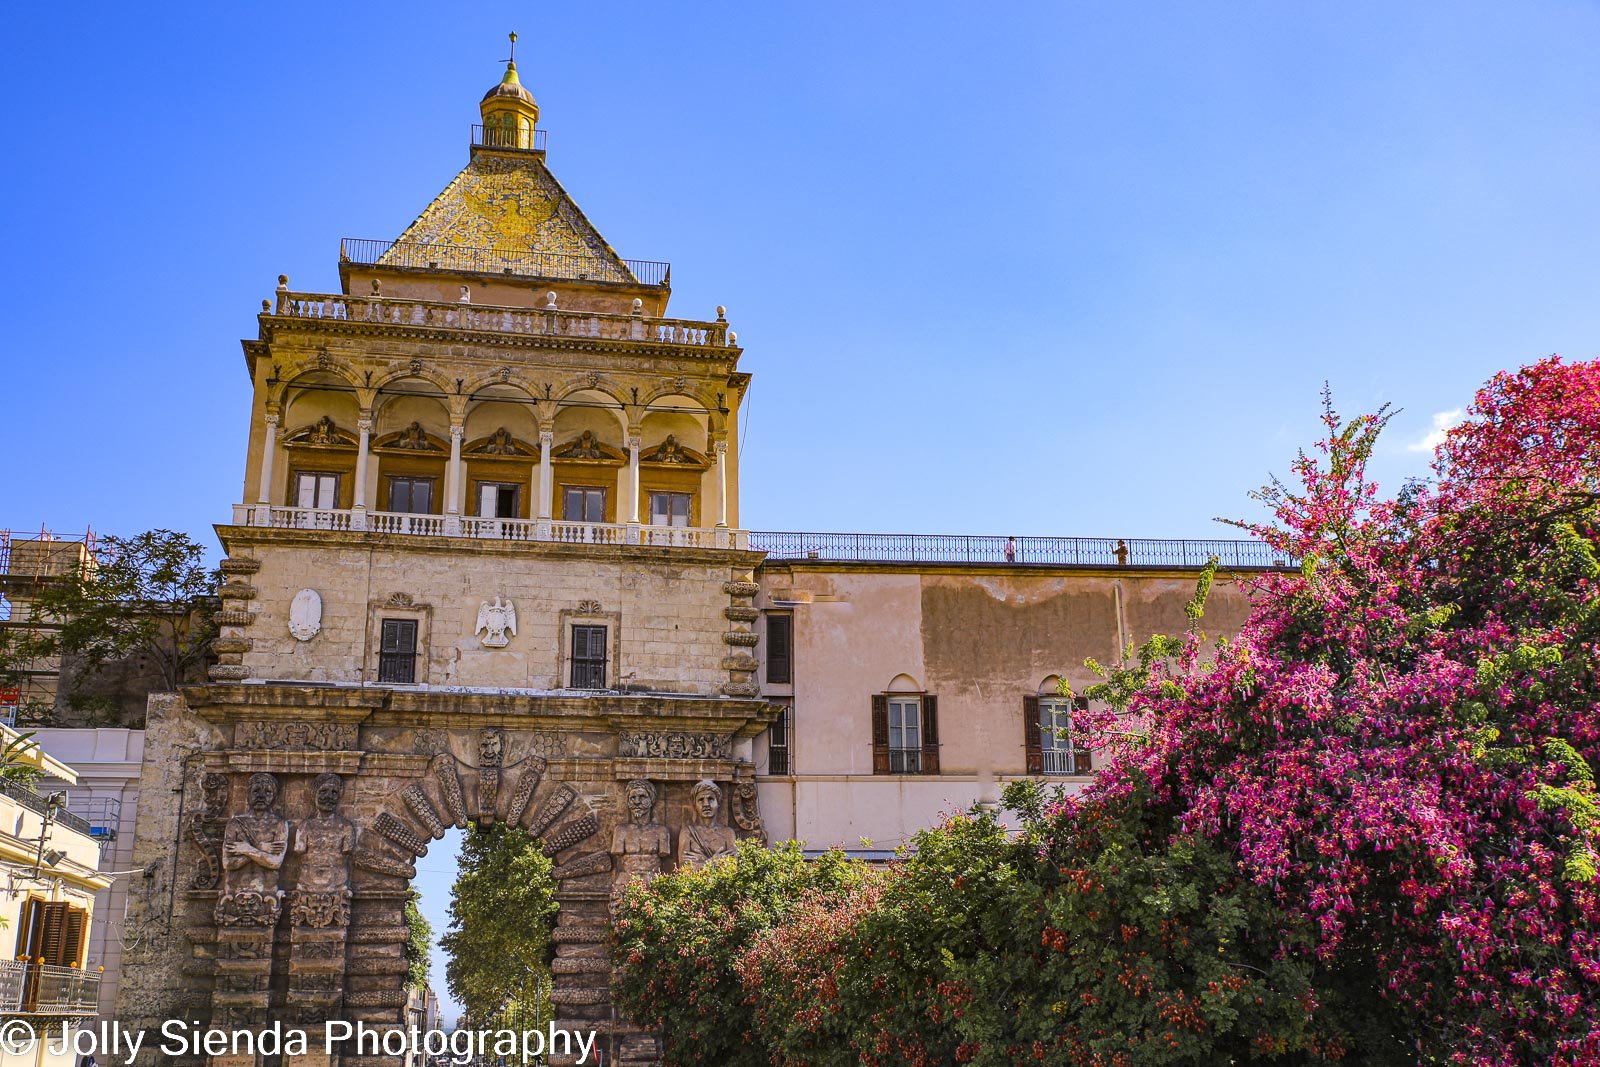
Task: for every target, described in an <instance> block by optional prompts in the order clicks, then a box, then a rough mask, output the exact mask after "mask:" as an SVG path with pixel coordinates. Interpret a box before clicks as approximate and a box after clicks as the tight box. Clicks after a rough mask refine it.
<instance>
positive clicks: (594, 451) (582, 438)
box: [554, 430, 605, 459]
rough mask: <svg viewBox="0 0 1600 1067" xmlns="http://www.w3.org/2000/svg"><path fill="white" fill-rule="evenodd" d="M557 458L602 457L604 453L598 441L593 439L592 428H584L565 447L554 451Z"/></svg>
mask: <svg viewBox="0 0 1600 1067" xmlns="http://www.w3.org/2000/svg"><path fill="white" fill-rule="evenodd" d="M554 455H555V458H557V459H604V458H605V453H604V452H602V451H601V450H600V442H599V441H598V440H596V439H595V436H594V431H593V430H585V431H583V433H581V434H579V435H578V436H577V437H576V438H575V439H574V440H573V441H572V442H571V443H570V444H568V445H567V446H566V447H565V448H563V449H561V450H559V451H558V452H556V453H554Z"/></svg>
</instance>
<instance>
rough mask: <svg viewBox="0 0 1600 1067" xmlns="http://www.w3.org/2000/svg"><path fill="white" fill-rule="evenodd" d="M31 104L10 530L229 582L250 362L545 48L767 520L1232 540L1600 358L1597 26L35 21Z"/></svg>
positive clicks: (587, 206) (9, 286) (630, 249)
mask: <svg viewBox="0 0 1600 1067" xmlns="http://www.w3.org/2000/svg"><path fill="white" fill-rule="evenodd" d="M7 29H8V35H9V37H10V40H11V42H12V44H13V47H12V48H11V49H8V55H7V62H6V63H5V64H4V65H0V91H3V94H4V95H3V99H5V100H6V101H7V104H8V107H7V116H6V117H7V130H6V134H7V147H8V152H7V159H6V163H5V165H4V166H0V219H3V223H4V233H5V237H6V250H7V254H6V255H5V256H3V257H0V293H4V294H5V297H4V303H3V314H4V323H5V328H4V331H3V333H0V396H3V398H4V401H5V414H6V423H5V426H6V433H5V443H6V461H5V464H4V466H3V467H0V470H3V474H0V489H3V493H0V527H3V526H11V527H13V528H20V529H26V528H30V527H31V528H37V527H38V525H39V524H40V523H44V524H46V525H48V526H50V527H52V528H55V529H58V530H63V531H66V530H74V529H82V528H83V527H84V526H85V525H86V524H92V525H93V526H94V527H95V528H96V529H97V530H103V531H108V532H137V531H139V530H142V529H146V528H149V527H154V526H167V527H174V528H178V529H184V530H188V531H190V532H191V533H194V534H195V535H197V536H201V537H204V538H206V539H207V540H210V534H209V531H208V527H209V526H210V524H212V523H214V522H217V521H220V520H223V519H225V518H226V517H227V515H228V514H229V511H228V506H229V505H230V504H231V503H233V502H234V501H236V500H238V499H239V498H240V495H241V491H242V490H241V484H242V472H243V466H244V458H245V457H244V442H245V434H246V425H245V418H246V414H247V411H248V406H249V400H250V397H249V393H248V381H247V378H246V375H245V370H244V363H243V358H242V356H241V354H240V350H239V346H238V339H239V338H240V337H244V336H253V335H254V333H255V321H254V315H255V311H256V309H257V308H258V306H259V302H260V300H261V299H262V298H263V297H265V296H267V295H269V294H270V292H271V290H272V287H273V285H274V283H275V279H276V276H277V275H278V274H279V273H280V272H282V273H287V274H288V275H289V276H290V278H291V279H292V283H293V285H294V287H295V288H298V289H324V290H331V289H333V288H335V287H336V286H337V274H336V255H337V251H338V240H339V238H340V237H344V236H353V237H378V238H391V237H394V236H395V235H397V234H398V233H399V232H400V230H401V229H402V228H403V227H404V226H405V225H406V223H408V222H409V221H410V220H411V219H412V218H413V217H414V216H415V214H416V213H417V212H418V211H419V210H421V208H422V207H423V206H424V205H425V204H427V202H428V201H429V200H430V199H431V198H432V197H433V196H434V194H435V193H437V192H438V190H439V189H440V188H441V187H442V186H443V185H444V183H445V182H446V181H447V180H448V179H449V178H450V177H451V175H453V174H454V173H455V171H456V170H457V169H458V168H459V167H460V166H461V165H462V164H463V163H464V162H465V160H466V143H467V133H468V127H469V125H470V124H471V123H472V122H474V121H477V110H476V103H477V100H478V98H479V96H481V95H482V93H483V92H484V91H485V90H486V89H487V88H488V87H489V86H490V85H492V84H494V82H495V81H496V80H497V79H498V78H499V76H500V72H501V70H502V67H501V64H500V60H501V59H502V58H503V57H504V56H505V53H506V42H505V33H506V31H507V30H511V29H515V30H517V31H518V32H519V34H520V36H521V40H520V42H519V45H518V58H519V63H518V66H519V68H520V70H521V73H522V77H523V81H524V83H525V84H527V85H528V86H529V87H530V88H531V89H532V90H533V92H534V93H535V95H536V96H537V97H538V99H539V102H540V105H541V108H542V110H543V116H542V120H543V121H542V124H543V125H544V126H546V127H547V128H548V129H549V130H550V131H551V133H550V154H549V162H550V165H551V167H552V169H553V170H554V171H555V173H556V175H557V176H558V177H559V178H560V179H561V181H562V182H563V183H564V184H565V185H566V187H567V188H568V189H569V190H570V191H571V192H572V193H573V194H574V196H575V197H576V199H577V200H578V202H579V203H580V204H581V205H582V206H583V208H584V210H585V211H586V212H587V214H588V215H589V217H590V218H591V219H592V220H594V222H595V223H596V224H597V225H598V226H599V227H600V229H601V231H602V232H603V233H605V234H606V236H607V237H608V238H609V239H610V241H611V242H612V244H613V245H614V246H615V247H616V248H617V249H618V250H619V251H620V252H621V253H622V254H623V255H625V256H628V257H632V258H640V259H670V260H671V261H672V262H673V282H674V285H675V295H674V299H673V311H674V313H676V314H678V315H682V316H686V317H710V316H711V315H712V314H713V313H714V310H713V309H714V308H715V306H716V305H717V304H725V305H727V306H728V308H729V317H730V320H731V321H732V323H733V326H734V328H735V329H736V330H737V331H738V332H739V335H740V339H741V341H742V342H743V343H744V344H745V346H746V354H745V357H744V363H743V368H744V369H746V370H748V371H751V372H752V373H753V374H754V375H755V380H754V385H753V389H752V392H751V396H750V400H749V403H748V404H747V407H746V418H747V423H746V429H745V437H744V449H745V450H744V471H743V508H744V515H743V518H744V523H745V525H747V526H749V527H751V528H755V529H769V530H784V529H788V530H884V531H929V532H975V533H977V532H995V533H1017V534H1034V533H1036V534H1082V535H1109V536H1142V537H1186V536H1187V537H1195V536H1199V537H1205V536H1218V535H1219V534H1225V531H1222V530H1220V529H1219V528H1218V527H1217V526H1216V525H1215V524H1214V523H1213V521H1212V519H1213V517H1214V516H1217V515H1230V516H1238V515H1247V514H1251V509H1252V507H1253V505H1252V504H1251V503H1250V502H1249V500H1248V499H1247V497H1246V494H1247V492H1248V491H1249V490H1250V489H1252V488H1255V487H1257V486H1259V485H1260V484H1261V483H1262V482H1263V481H1265V480H1266V478H1267V476H1268V475H1269V473H1271V472H1274V471H1277V472H1280V473H1281V472H1285V471H1286V470H1287V468H1288V464H1289V460H1290V458H1291V457H1292V455H1293V452H1294V449H1295V448H1296V447H1297V446H1299V445H1301V444H1305V443H1308V442H1309V441H1310V440H1311V439H1312V438H1313V436H1314V434H1315V431H1316V429H1317V424H1316V417H1317V414H1318V410H1319V408H1318V392H1319V390H1320V389H1321V386H1322V383H1323V381H1324V380H1327V381H1328V382H1330V383H1331V385H1332V387H1333V389H1334V392H1335V396H1336V399H1337V401H1338V404H1339V406H1340V407H1341V408H1342V409H1344V410H1345V411H1347V412H1351V413H1353V412H1356V411H1359V410H1365V409H1370V408H1373V407H1376V406H1377V405H1379V404H1381V403H1384V402H1392V403H1394V404H1396V405H1397V406H1399V407H1401V408H1403V409H1404V411H1403V413H1402V414H1401V415H1400V416H1398V417H1397V418H1396V420H1395V421H1394V423H1393V425H1392V430H1391V434H1390V438H1389V440H1388V442H1387V443H1386V445H1385V446H1384V451H1383V453H1382V454H1381V455H1380V456H1379V457H1378V461H1377V463H1376V464H1375V470H1376V473H1377V475H1378V476H1379V478H1380V479H1381V480H1384V481H1386V482H1387V483H1388V484H1390V485H1391V486H1398V484H1399V482H1400V480H1401V479H1403V478H1404V477H1406V476H1408V475H1416V474H1422V473H1425V471H1426V460H1427V456H1426V454H1425V453H1424V452H1422V451H1415V450H1412V449H1411V448H1410V447H1408V446H1412V445H1415V444H1416V443H1418V442H1420V441H1421V440H1422V439H1423V438H1424V436H1425V435H1426V434H1427V433H1428V432H1429V430H1430V429H1431V428H1432V427H1433V425H1434V422H1435V419H1436V417H1438V416H1441V415H1444V414H1445V413H1449V412H1452V411H1457V410H1459V409H1461V408H1462V407H1464V406H1465V405H1466V403H1467V402H1468V401H1469V400H1470V398H1471V395H1472V392H1473V390H1474V388H1475V387H1476V386H1477V385H1478V384H1479V383H1481V382H1482V381H1483V380H1484V379H1485V378H1487V377H1488V376H1489V375H1490V374H1491V373H1493V372H1494V371H1495V370H1497V369H1499V368H1502V367H1508V366H1514V365H1517V364H1519V363H1523V362H1528V361H1531V360H1533V359H1537V358H1539V357H1541V356H1543V355H1545V354H1548V353H1550V352H1561V353H1564V354H1565V355H1567V356H1569V357H1571V358H1593V357H1594V356H1595V355H1596V351H1597V347H1600V346H1597V338H1600V300H1597V299H1596V294H1597V293H1600V257H1596V256H1595V255H1594V249H1596V248H1597V247H1600V198H1597V197H1596V196H1595V195H1594V175H1595V174H1596V173H1597V172H1600V167H1597V163H1600V160H1597V158H1596V157H1597V145H1600V140H1597V138H1596V136H1595V132H1596V130H1597V129H1600V122H1597V119H1600V79H1597V78H1596V77H1595V73H1594V71H1595V68H1594V62H1593V59H1594V56H1595V54H1596V50H1597V46H1600V7H1597V6H1596V5H1595V4H1594V3H1576V2H1571V3H1554V2H1550V3H1544V2H1534V0H1527V2H1521V3H1517V4H1505V3H1492V4H1491V3H1468V2H1462V0H1451V2H1448V3H1444V2H1440V3H1424V2H1417V3H1408V4H1392V3H1340V4H1331V3H1328V4H1320V5H1312V4H1285V3H1281V2H1260V3H1242V2H1241V3H1193V2H1172V3H1159V2H1155V0H1151V2H1147V3H1142V4H1110V3H1103V4H1096V5H1089V4H1081V3H1062V2H1059V0H1051V2H1041V3H1033V4H1029V3H1015V4H1008V5H978V4H950V3H935V2H923V3H917V4H907V3H885V4H874V5H861V4H850V5H847V4H843V3H830V2H813V3H808V4H804V5H800V4H784V3H757V4H751V3H738V4H735V3H696V4H693V5H666V4H650V5H646V4H621V3H619V4H607V5H552V4H537V5H535V4H526V3H524V4H511V3H489V2H482V3H474V4H461V5H454V6H451V7H448V8H445V7H441V6H439V5H438V4H410V3H389V4H384V5H382V6H378V7H375V6H372V5H348V4H347V5H330V4H299V3H292V2H282V3H274V4H270V5H265V4H263V5H244V4H224V5H193V4H189V5H186V4H177V3H173V4H160V5H149V4H146V5H120V4H119V5H104V6H97V5H92V4H80V5H74V6H71V7H70V8H65V9H63V8H59V7H58V8H55V9H51V8H49V7H47V6H46V5H37V4H35V5H24V6H21V7H19V8H17V9H15V10H12V11H9V12H8V14H7Z"/></svg>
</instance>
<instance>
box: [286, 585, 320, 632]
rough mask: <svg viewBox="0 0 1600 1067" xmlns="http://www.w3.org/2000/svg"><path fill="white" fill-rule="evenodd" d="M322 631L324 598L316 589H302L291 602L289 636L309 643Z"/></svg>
mask: <svg viewBox="0 0 1600 1067" xmlns="http://www.w3.org/2000/svg"><path fill="white" fill-rule="evenodd" d="M321 629H322V596H321V595H320V594H319V593H318V592H317V591H316V590H315V589H302V590H300V591H299V592H298V593H296V594H295V595H294V599H293V600H291V601H290V602H289V634H290V636H292V637H293V638H294V639H295V640H296V641H309V640H311V639H312V638H313V637H315V636H317V633H318V632H319V631H321Z"/></svg>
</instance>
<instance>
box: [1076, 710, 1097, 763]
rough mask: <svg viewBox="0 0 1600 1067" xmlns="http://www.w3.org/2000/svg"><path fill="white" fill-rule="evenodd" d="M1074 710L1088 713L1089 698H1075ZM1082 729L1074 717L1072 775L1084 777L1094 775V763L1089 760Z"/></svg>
mask: <svg viewBox="0 0 1600 1067" xmlns="http://www.w3.org/2000/svg"><path fill="white" fill-rule="evenodd" d="M1072 710H1073V711H1088V710H1089V698H1088V697H1075V698H1074V699H1073V701H1072ZM1081 729H1082V724H1081V723H1080V722H1078V721H1077V717H1076V716H1074V721H1073V723H1072V741H1073V744H1072V773H1073V774H1082V775H1087V774H1093V773H1094V765H1093V761H1092V760H1091V759H1090V758H1089V749H1088V747H1087V746H1086V745H1084V744H1083V738H1082V735H1081V734H1080V733H1079V731H1080V730H1081Z"/></svg>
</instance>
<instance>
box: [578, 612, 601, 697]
mask: <svg viewBox="0 0 1600 1067" xmlns="http://www.w3.org/2000/svg"><path fill="white" fill-rule="evenodd" d="M605 687H606V628H605V627H604V626H574V627H573V628H572V688H574V689H604V688H605Z"/></svg>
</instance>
